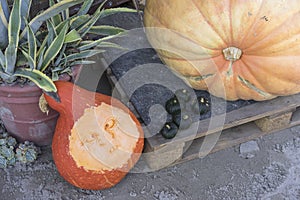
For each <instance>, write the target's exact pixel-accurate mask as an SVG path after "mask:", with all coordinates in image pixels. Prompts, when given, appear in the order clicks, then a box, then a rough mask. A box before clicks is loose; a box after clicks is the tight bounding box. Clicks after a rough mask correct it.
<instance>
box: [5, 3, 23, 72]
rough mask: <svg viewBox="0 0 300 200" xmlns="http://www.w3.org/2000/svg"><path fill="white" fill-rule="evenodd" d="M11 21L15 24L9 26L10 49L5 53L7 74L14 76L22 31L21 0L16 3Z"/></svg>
mask: <svg viewBox="0 0 300 200" xmlns="http://www.w3.org/2000/svg"><path fill="white" fill-rule="evenodd" d="M9 21H10V22H13V23H9V24H8V47H7V48H6V51H5V60H6V69H5V72H6V73H8V74H13V73H14V70H15V64H16V58H17V47H18V43H19V32H20V29H21V0H15V1H14V4H13V8H12V10H11V14H10V17H9Z"/></svg>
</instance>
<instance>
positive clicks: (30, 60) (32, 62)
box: [21, 49, 35, 69]
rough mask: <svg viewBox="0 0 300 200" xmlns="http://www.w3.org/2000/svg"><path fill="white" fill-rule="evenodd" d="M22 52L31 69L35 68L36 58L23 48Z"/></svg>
mask: <svg viewBox="0 0 300 200" xmlns="http://www.w3.org/2000/svg"><path fill="white" fill-rule="evenodd" d="M21 52H22V54H23V55H24V56H25V58H26V59H27V61H28V65H29V66H30V69H35V61H34V59H33V58H32V57H31V56H30V55H29V53H27V52H26V51H24V50H23V49H21Z"/></svg>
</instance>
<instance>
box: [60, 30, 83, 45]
mask: <svg viewBox="0 0 300 200" xmlns="http://www.w3.org/2000/svg"><path fill="white" fill-rule="evenodd" d="M81 39H82V38H81V37H80V34H79V33H78V32H77V31H76V30H75V29H73V30H71V31H70V32H69V33H68V34H67V35H66V38H65V41H64V42H65V43H71V42H76V41H79V40H81Z"/></svg>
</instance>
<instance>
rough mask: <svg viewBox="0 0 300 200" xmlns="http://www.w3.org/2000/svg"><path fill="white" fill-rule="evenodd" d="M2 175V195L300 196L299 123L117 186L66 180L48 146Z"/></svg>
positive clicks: (165, 199)
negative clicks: (99, 187)
mask: <svg viewBox="0 0 300 200" xmlns="http://www.w3.org/2000/svg"><path fill="white" fill-rule="evenodd" d="M244 154H247V155H248V156H245V155H244ZM249 155H251V156H249ZM134 171H137V170H134ZM0 176H1V179H0V191H1V196H0V199H1V200H2V199H3V200H4V199H20V200H23V199H24V200H31V199H32V200H43V199H45V200H46V199H47V200H48V199H55V200H60V199H61V200H71V199H72V200H73V199H76V200H77V199H82V200H84V199H86V200H88V199H89V200H93V199H95V200H96V199H98V200H99V199H108V200H111V199H115V200H125V199H126V200H127V199H139V200H140V199H147V200H148V199H153V200H155V199H159V200H175V199H180V200H181V199H195V200H196V199H208V200H210V199H216V200H218V199H237V200H241V199H242V200H243V199H265V200H273V199H278V200H279V199H280V200H281V199H289V200H297V199H300V127H294V128H291V129H287V130H284V131H281V132H277V133H274V134H271V135H268V136H266V137H262V138H260V139H258V140H255V141H251V142H250V143H249V142H248V143H245V144H242V145H238V146H236V147H234V148H229V149H227V150H223V151H220V152H217V153H214V154H211V155H208V156H206V157H204V158H202V159H197V160H193V161H190V162H187V163H183V164H180V165H177V166H173V167H169V168H165V169H162V170H160V171H156V172H149V173H129V174H128V175H127V177H126V178H125V179H123V180H122V181H121V182H120V183H119V184H118V185H116V186H115V187H114V188H111V189H107V190H103V191H89V190H81V189H78V188H75V187H73V186H71V185H70V184H69V183H67V182H66V181H64V179H63V178H62V177H61V176H60V175H59V174H58V172H57V170H56V168H55V165H54V163H53V160H52V157H51V149H50V148H49V147H47V148H43V149H42V154H41V155H40V156H39V158H38V160H37V161H36V162H35V163H33V164H31V165H20V164H19V165H17V166H14V167H11V168H8V169H5V170H0Z"/></svg>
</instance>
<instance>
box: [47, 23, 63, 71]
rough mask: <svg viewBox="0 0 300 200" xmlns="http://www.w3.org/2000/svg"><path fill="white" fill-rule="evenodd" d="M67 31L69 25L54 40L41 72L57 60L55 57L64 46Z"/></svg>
mask: <svg viewBox="0 0 300 200" xmlns="http://www.w3.org/2000/svg"><path fill="white" fill-rule="evenodd" d="M67 30H68V24H65V26H64V28H63V29H62V30H61V32H60V33H59V34H58V36H57V37H56V38H55V39H54V40H53V42H52V44H51V45H50V46H49V48H48V49H47V51H46V52H45V56H44V59H43V63H42V66H41V71H44V70H45V69H46V68H47V67H48V65H49V64H50V62H51V61H52V60H53V59H54V58H55V56H56V55H57V54H58V53H59V52H60V49H61V48H62V46H63V44H64V40H65V36H66V34H67Z"/></svg>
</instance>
